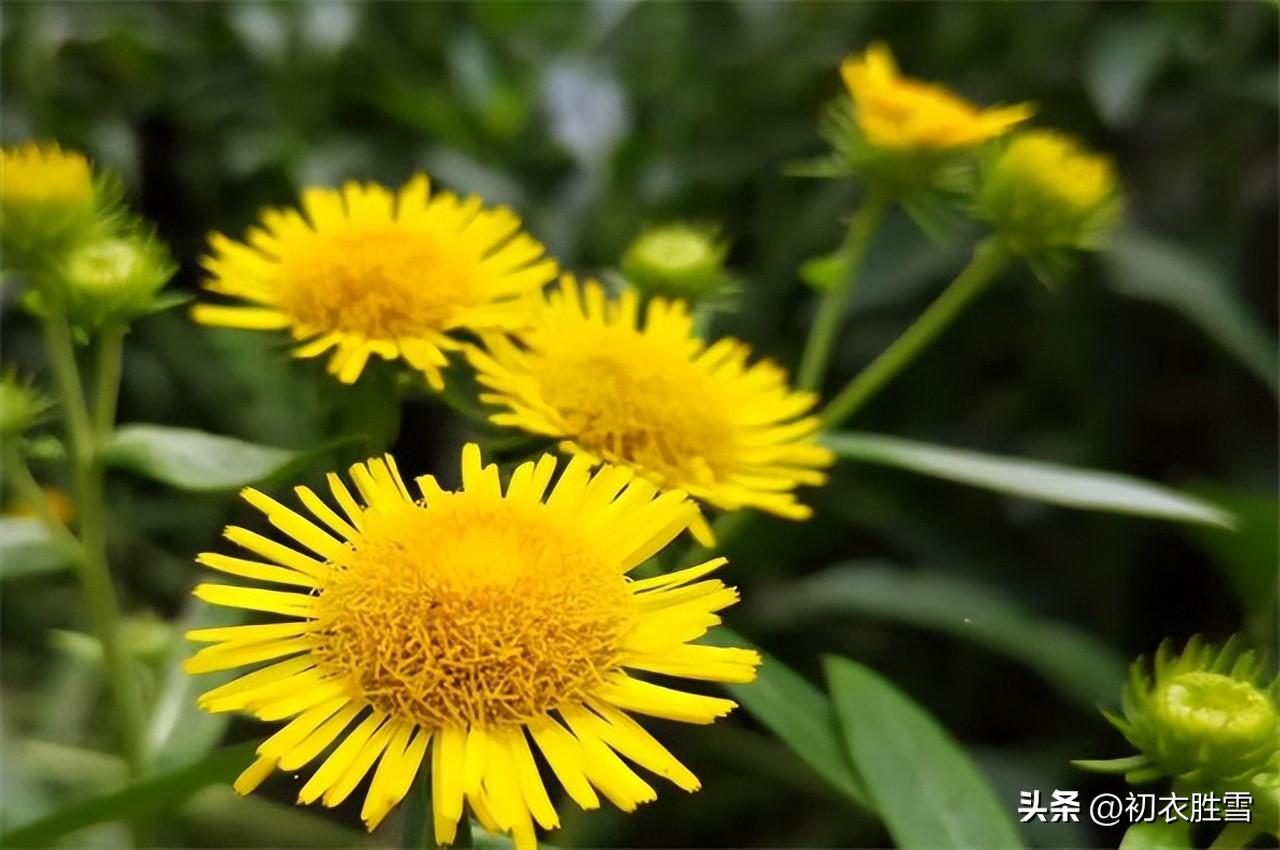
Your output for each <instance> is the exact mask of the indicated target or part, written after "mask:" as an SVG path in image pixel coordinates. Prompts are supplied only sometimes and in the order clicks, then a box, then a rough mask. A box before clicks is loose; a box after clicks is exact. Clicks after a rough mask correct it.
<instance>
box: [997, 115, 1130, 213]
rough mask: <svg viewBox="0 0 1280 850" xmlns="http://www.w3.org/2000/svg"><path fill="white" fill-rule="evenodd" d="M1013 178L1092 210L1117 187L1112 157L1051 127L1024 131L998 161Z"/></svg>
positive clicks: (1069, 204)
mask: <svg viewBox="0 0 1280 850" xmlns="http://www.w3.org/2000/svg"><path fill="white" fill-rule="evenodd" d="M996 168H997V169H1002V170H1006V171H1007V172H1008V179H1009V180H1020V181H1025V182H1026V183H1027V184H1029V185H1030V186H1034V187H1035V188H1036V189H1038V190H1039V191H1040V192H1041V193H1042V194H1044V195H1046V196H1049V197H1052V198H1054V199H1055V200H1057V201H1058V202H1060V203H1062V204H1063V205H1065V206H1067V207H1070V208H1071V209H1072V210H1076V211H1088V210H1090V209H1092V208H1094V207H1096V206H1097V205H1098V204H1100V203H1102V202H1103V201H1105V200H1106V199H1107V198H1108V197H1110V196H1111V195H1112V194H1113V193H1114V192H1115V190H1116V175H1115V168H1114V167H1113V166H1112V164H1111V160H1109V159H1108V158H1107V157H1104V156H1100V155H1098V154H1093V153H1090V152H1089V151H1087V150H1085V149H1083V148H1082V147H1080V145H1079V144H1078V143H1076V141H1075V140H1073V139H1070V138H1068V137H1067V136H1064V135H1062V134H1061V133H1055V132H1052V131H1050V130H1030V131H1028V132H1025V133H1020V134H1018V135H1017V136H1015V137H1014V139H1013V141H1011V142H1010V143H1009V147H1008V148H1007V149H1006V150H1005V152H1004V153H1003V154H1002V155H1001V157H1000V160H999V162H998V163H997V164H996Z"/></svg>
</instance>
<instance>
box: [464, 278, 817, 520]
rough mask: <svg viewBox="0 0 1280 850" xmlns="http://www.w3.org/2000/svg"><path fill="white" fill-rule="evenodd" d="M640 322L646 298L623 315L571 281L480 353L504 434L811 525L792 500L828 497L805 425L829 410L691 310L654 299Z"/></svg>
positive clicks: (628, 298) (620, 307) (631, 295)
mask: <svg viewBox="0 0 1280 850" xmlns="http://www.w3.org/2000/svg"><path fill="white" fill-rule="evenodd" d="M640 319H641V308H640V298H639V296H638V295H636V293H635V292H633V291H626V292H624V293H623V294H622V295H621V297H620V298H619V299H618V300H617V301H613V302H610V301H607V300H606V298H605V294H604V290H603V289H602V288H601V287H600V285H599V284H598V283H595V282H594V281H591V282H588V283H587V284H585V285H584V286H581V287H579V285H578V284H577V283H576V282H574V281H573V280H572V279H567V278H566V279H564V280H563V281H562V282H561V285H560V286H559V288H558V289H555V290H553V291H551V292H550V293H549V294H548V295H547V296H546V297H545V299H544V300H543V302H542V303H541V304H540V305H539V307H538V308H536V309H535V314H534V318H533V320H532V322H531V324H530V326H529V327H528V328H527V329H525V330H522V331H520V332H518V333H517V334H516V335H515V339H514V341H513V340H512V339H510V338H508V337H506V336H502V335H497V334H494V335H490V336H487V337H486V338H485V343H486V346H487V352H485V351H479V350H475V349H468V356H469V357H470V359H471V363H472V365H473V366H475V368H476V371H477V377H478V379H479V381H480V383H481V384H483V385H484V386H486V387H488V388H489V389H490V390H491V392H488V393H484V394H482V395H481V396H480V398H481V400H482V401H486V402H489V403H491V404H495V405H500V406H501V407H503V408H505V410H503V411H502V412H500V413H496V414H494V415H493V417H492V421H493V422H494V423H496V424H499V425H511V426H515V427H518V428H522V429H524V430H526V431H530V432H533V433H535V434H545V435H547V436H551V437H558V438H561V439H562V440H563V442H562V443H561V449H562V450H563V451H565V452H568V453H572V454H577V455H583V456H585V457H587V458H589V459H590V460H591V461H592V462H593V463H599V462H601V461H604V462H608V463H617V464H623V465H626V466H630V467H632V468H633V469H635V470H636V471H637V472H638V473H639V474H640V475H642V476H644V477H645V478H648V479H649V480H651V481H653V482H654V483H655V484H658V485H659V486H662V487H668V488H678V489H680V490H684V491H686V492H688V493H690V494H692V495H693V496H695V497H697V498H699V499H702V500H704V501H706V502H709V503H711V504H713V505H716V506H718V507H721V508H725V509H729V510H733V509H737V508H744V507H753V508H759V509H761V510H764V511H769V512H771V513H774V514H777V515H779V516H784V517H788V518H791V519H805V518H807V517H808V516H809V514H810V510H809V508H807V507H806V506H804V505H801V504H799V503H798V502H796V500H795V494H794V492H793V491H794V489H795V488H796V487H797V486H799V485H801V484H822V483H823V482H824V481H825V480H826V476H825V475H824V474H823V472H822V471H821V469H822V468H823V467H826V466H829V465H830V464H831V463H832V461H833V457H832V455H831V453H830V452H829V451H828V450H827V449H825V448H823V447H821V446H819V445H818V444H817V442H816V433H817V430H818V420H817V418H816V417H813V416H806V415H805V414H806V413H808V411H809V410H810V409H811V408H812V407H813V405H814V403H815V402H816V400H817V398H816V396H814V395H813V394H812V393H798V392H792V391H791V389H790V388H789V387H788V385H787V380H786V373H785V372H784V371H783V370H782V369H781V368H779V367H778V366H776V365H774V364H773V363H770V362H769V361H760V362H757V363H755V364H754V365H750V366H748V365H747V360H748V358H749V357H750V354H751V351H750V349H749V348H748V347H747V346H746V345H745V344H743V343H741V342H738V341H737V340H733V339H722V340H720V341H718V342H716V343H714V344H712V345H710V346H708V345H706V344H705V343H704V342H703V341H702V340H700V339H699V338H698V337H696V336H695V335H694V333H693V319H692V317H691V316H690V314H689V308H688V305H687V304H686V303H685V302H683V301H668V300H665V299H662V298H655V299H653V300H651V301H650V302H649V304H648V307H647V308H646V309H645V310H644V321H643V323H641V321H640ZM695 530H699V531H700V530H701V529H695Z"/></svg>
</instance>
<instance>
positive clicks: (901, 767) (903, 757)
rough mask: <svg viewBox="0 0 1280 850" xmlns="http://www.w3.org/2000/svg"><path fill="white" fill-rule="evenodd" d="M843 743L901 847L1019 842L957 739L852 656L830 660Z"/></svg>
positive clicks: (991, 845) (829, 678)
mask: <svg viewBox="0 0 1280 850" xmlns="http://www.w3.org/2000/svg"><path fill="white" fill-rule="evenodd" d="M826 670H827V682H828V685H829V687H830V689H831V698H832V701H833V702H834V704H835V710H836V717H837V718H838V720H839V723H840V728H841V730H842V732H843V736H844V744H845V749H846V751H847V752H848V753H849V755H850V757H851V758H852V760H853V763H854V765H855V767H856V768H857V770H858V772H859V773H860V774H861V775H862V776H863V777H864V778H865V779H866V783H867V790H868V792H869V793H870V795H871V799H872V802H873V803H874V804H875V806H876V810H877V811H879V813H880V816H881V818H882V819H883V820H884V823H885V826H886V827H887V828H888V830H889V834H890V835H892V836H893V839H894V842H895V843H896V844H897V846H898V847H901V848H904V849H905V850H909V848H930V850H937V848H941V847H955V848H973V847H984V848H997V847H1021V846H1022V842H1021V840H1020V839H1019V838H1018V833H1017V830H1016V829H1015V828H1014V826H1013V823H1012V822H1011V821H1010V820H1009V817H1008V814H1007V813H1006V811H1005V807H1004V806H1002V805H1001V804H1000V801H999V800H997V799H996V796H995V794H994V793H992V791H991V789H990V787H989V786H988V785H987V782H986V780H985V779H983V777H982V776H981V775H980V774H979V773H978V770H977V768H975V767H974V765H973V762H972V761H970V759H969V757H968V756H967V755H966V754H965V753H964V751H963V750H961V749H960V746H959V744H958V743H956V741H955V740H954V739H953V738H952V737H951V735H950V734H948V733H947V731H946V730H945V729H943V728H942V727H941V726H940V725H939V724H938V722H937V721H936V720H935V719H934V718H933V717H932V716H931V715H930V714H929V713H928V712H926V711H925V710H924V709H923V708H921V707H920V706H919V705H918V704H917V703H916V702H915V701H914V700H912V699H911V698H910V697H908V696H907V695H906V694H904V693H902V692H901V691H900V690H898V689H897V688H895V687H894V686H893V685H892V684H890V683H889V682H888V681H886V680H885V679H883V678H881V677H880V676H879V675H878V674H876V673H874V672H873V671H871V670H869V669H867V668H866V667H863V666H862V665H860V664H857V663H855V662H853V661H850V660H849V659H847V658H837V657H828V658H827V659H826Z"/></svg>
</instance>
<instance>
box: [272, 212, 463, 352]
mask: <svg viewBox="0 0 1280 850" xmlns="http://www.w3.org/2000/svg"><path fill="white" fill-rule="evenodd" d="M284 254H285V256H283V257H282V258H281V263H280V307H281V309H282V310H284V311H285V312H286V313H288V314H290V315H291V316H292V317H293V318H294V319H295V321H296V322H297V323H298V324H299V325H301V326H303V327H306V328H314V329H317V330H322V331H328V332H333V331H338V332H346V333H351V334H356V335H358V336H361V337H364V338H367V339H397V338H401V337H420V336H422V335H424V334H426V333H430V332H432V331H440V330H444V329H446V328H447V327H448V326H449V325H450V323H451V321H452V320H453V319H454V317H455V316H456V315H457V313H458V311H459V310H460V309H462V308H465V307H466V305H467V302H468V299H469V295H470V293H472V292H474V291H475V290H476V287H475V285H474V280H475V277H476V274H477V269H476V263H475V262H474V260H472V258H470V257H468V256H466V255H465V254H464V253H463V252H461V251H459V250H458V249H457V248H456V247H454V246H452V245H450V244H448V243H447V242H445V241H444V240H442V239H440V238H439V237H436V236H432V235H430V234H427V233H423V232H421V231H419V230H416V229H413V228H409V227H405V226H403V225H397V224H388V225H380V226H377V227H360V228H352V229H351V230H347V231H344V232H340V233H324V234H314V235H312V236H309V237H307V238H306V239H305V241H300V242H298V243H295V244H292V245H290V246H289V250H287V251H285V252H284Z"/></svg>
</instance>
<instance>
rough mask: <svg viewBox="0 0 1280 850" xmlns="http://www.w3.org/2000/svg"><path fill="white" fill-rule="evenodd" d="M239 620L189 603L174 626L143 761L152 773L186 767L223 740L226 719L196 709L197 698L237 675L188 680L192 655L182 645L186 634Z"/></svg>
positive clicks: (232, 612)
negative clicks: (186, 664) (187, 662)
mask: <svg viewBox="0 0 1280 850" xmlns="http://www.w3.org/2000/svg"><path fill="white" fill-rule="evenodd" d="M243 620H244V616H243V612H241V611H239V610H237V609H231V608H222V607H219V606H215V605H204V604H201V603H199V602H197V601H196V600H194V599H193V600H189V601H188V603H187V606H186V611H185V613H184V614H183V615H182V616H181V617H180V618H179V619H178V621H177V622H176V623H174V629H173V639H172V644H171V646H170V647H169V650H168V652H167V653H166V655H165V658H164V661H163V664H162V666H161V671H160V689H159V694H158V696H157V697H156V700H155V704H154V705H153V706H152V708H151V715H150V724H149V726H148V728H147V737H146V747H147V760H148V763H149V765H150V766H151V767H152V769H155V770H165V769H169V768H172V767H174V766H176V765H181V764H189V763H191V762H192V761H194V760H196V759H198V758H200V757H202V756H204V755H206V754H208V753H209V752H210V751H211V750H213V748H214V747H215V746H217V745H218V742H219V741H221V740H222V736H223V734H224V733H225V732H226V730H227V726H228V725H229V724H230V723H231V715H230V714H227V713H220V714H212V713H210V712H207V711H202V710H201V709H199V708H197V707H196V696H197V695H198V694H200V693H203V692H204V691H207V690H211V689H213V688H216V687H218V686H219V685H221V684H223V683H225V682H229V681H230V680H231V679H233V678H235V677H236V675H237V671H235V670H223V671H219V672H217V673H210V674H208V675H201V676H192V675H189V674H188V673H186V672H185V671H184V670H183V669H182V662H183V661H185V660H186V659H187V658H189V657H190V656H191V654H192V653H193V652H194V649H195V647H194V645H193V644H192V643H191V642H190V641H188V640H187V639H186V633H187V631H189V630H190V629H206V628H217V627H221V626H233V625H238V624H239V623H241V622H242V621H243Z"/></svg>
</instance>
